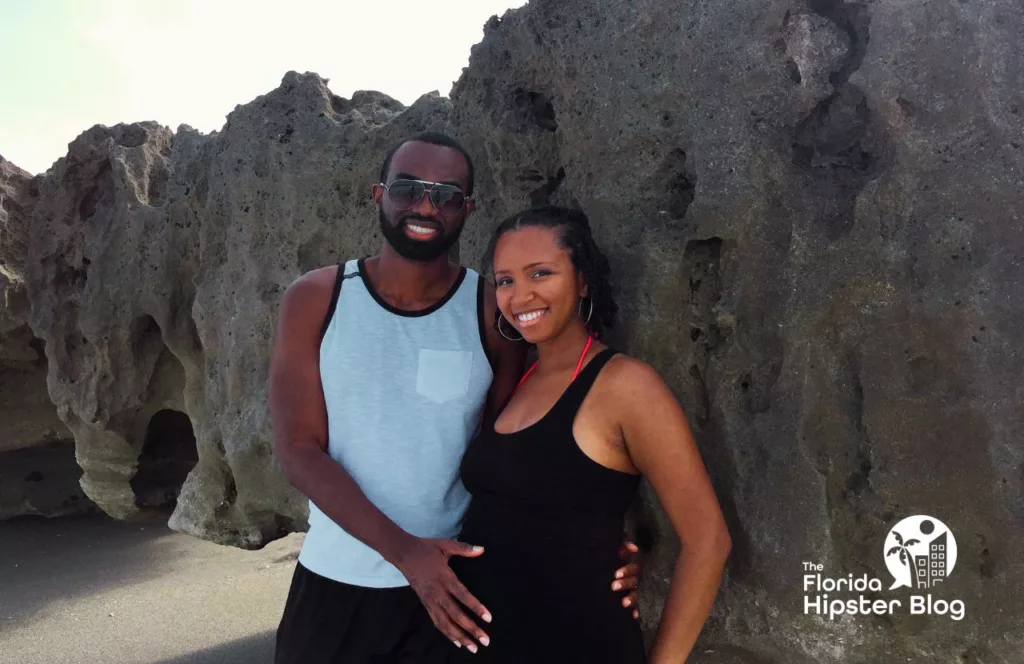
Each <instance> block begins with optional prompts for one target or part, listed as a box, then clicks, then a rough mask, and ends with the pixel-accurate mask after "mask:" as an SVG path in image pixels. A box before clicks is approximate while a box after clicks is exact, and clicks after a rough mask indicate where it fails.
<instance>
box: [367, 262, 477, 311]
mask: <svg viewBox="0 0 1024 664" xmlns="http://www.w3.org/2000/svg"><path fill="white" fill-rule="evenodd" d="M358 265H359V275H360V276H361V277H362V278H363V285H364V286H366V292H368V293H369V294H370V297H372V298H373V299H374V301H375V302H376V303H377V304H379V305H380V306H382V307H383V308H384V309H385V310H387V311H388V312H390V313H393V314H394V315H396V316H405V317H407V318H419V317H420V316H429V315H430V314H432V313H434V312H435V311H437V310H438V309H440V308H441V307H443V306H444V305H446V304H448V300H450V299H452V298H453V297H454V296H455V293H457V292H458V291H459V286H461V285H462V282H463V281H465V279H466V268H465V267H462V268H460V270H459V276H458V277H457V278H456V279H455V283H454V284H452V287H451V288H450V289H448V292H447V293H445V296H444V297H442V298H441V299H440V300H438V301H437V302H435V303H433V304H432V305H430V306H429V307H427V308H426V309H417V310H416V311H407V310H405V309H399V308H398V307H393V306H391V305H390V304H388V303H387V301H386V300H385V299H384V298H382V297H381V296H380V294H378V293H377V291H376V290H374V288H373V284H371V283H370V279H369V277H367V275H366V259H365V258H360V259H359V263H358Z"/></svg>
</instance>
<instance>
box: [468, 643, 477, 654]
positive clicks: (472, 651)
mask: <svg viewBox="0 0 1024 664" xmlns="http://www.w3.org/2000/svg"><path fill="white" fill-rule="evenodd" d="M466 650H468V651H469V652H471V653H473V654H474V655H475V654H476V650H477V648H476V646H475V645H473V644H470V645H468V646H466Z"/></svg>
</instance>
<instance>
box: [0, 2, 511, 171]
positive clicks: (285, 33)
mask: <svg viewBox="0 0 1024 664" xmlns="http://www.w3.org/2000/svg"><path fill="white" fill-rule="evenodd" d="M525 4H526V0H432V2H429V3H428V2H423V1H422V0H418V1H417V0H386V1H384V0H377V1H375V2H367V1H366V0H334V1H333V2H331V1H328V0H283V1H282V0H277V1H274V2H271V1H268V0H244V1H243V0H176V1H175V0H0V62H3V63H4V65H3V67H0V155H3V156H4V157H5V158H6V159H8V160H9V161H11V162H13V163H15V164H17V165H18V166H20V167H21V168H24V169H25V170H27V171H29V172H31V173H40V172H43V171H45V170H46V169H48V168H49V167H50V166H51V165H52V164H53V162H54V161H56V160H57V159H58V158H59V157H62V156H64V155H65V154H66V153H67V146H68V143H70V142H71V141H72V140H74V139H75V137H77V136H78V135H79V134H81V133H82V132H83V131H85V130H86V129H88V128H89V127H91V126H93V125H96V124H104V125H115V124H117V123H119V122H138V121H143V120H155V121H157V122H159V123H161V124H164V125H167V126H169V127H171V128H172V129H177V127H178V125H180V124H188V125H191V126H192V127H194V128H196V129H198V130H200V131H203V132H210V131H216V130H219V129H220V128H221V127H222V126H223V124H224V121H225V116H226V115H227V114H228V113H230V112H231V111H232V110H233V109H234V107H235V106H236V105H238V104H244V103H247V102H249V101H251V100H252V99H254V98H255V97H257V96H259V95H262V94H265V93H267V92H269V91H271V90H273V89H274V88H276V87H277V86H278V85H279V84H280V83H281V79H282V77H283V76H284V75H285V73H286V72H288V71H290V70H295V71H298V72H306V71H311V72H316V73H317V74H319V75H320V76H323V77H324V78H327V79H330V83H329V87H330V88H331V91H332V92H333V93H334V94H336V95H340V96H342V97H346V98H347V97H350V96H351V95H352V93H353V92H355V91H356V90H379V91H381V92H384V93H386V94H388V95H391V96H392V97H394V98H395V99H398V100H399V101H401V102H402V103H404V104H406V105H408V104H411V103H412V102H413V101H415V100H416V99H417V98H418V97H419V96H420V95H422V94H424V93H427V92H431V91H433V90H437V91H438V92H440V93H441V94H442V95H446V96H447V95H448V93H449V92H450V91H451V87H452V83H454V82H455V81H456V80H457V79H458V78H459V76H460V75H461V73H462V68H463V67H465V66H466V65H467V64H468V62H469V51H470V47H471V46H473V45H474V44H476V43H478V42H479V41H480V40H481V39H482V38H483V25H484V23H485V22H486V21H487V19H488V18H490V17H491V16H493V15H495V14H497V15H499V16H500V15H502V14H504V13H505V11H506V10H508V9H510V8H514V7H521V6H523V5H525Z"/></svg>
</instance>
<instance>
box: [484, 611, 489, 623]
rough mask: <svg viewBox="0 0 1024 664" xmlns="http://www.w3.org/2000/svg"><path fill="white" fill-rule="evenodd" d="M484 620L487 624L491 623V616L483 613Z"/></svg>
mask: <svg viewBox="0 0 1024 664" xmlns="http://www.w3.org/2000/svg"><path fill="white" fill-rule="evenodd" d="M484 620H485V621H487V622H491V614H489V613H485V614H484Z"/></svg>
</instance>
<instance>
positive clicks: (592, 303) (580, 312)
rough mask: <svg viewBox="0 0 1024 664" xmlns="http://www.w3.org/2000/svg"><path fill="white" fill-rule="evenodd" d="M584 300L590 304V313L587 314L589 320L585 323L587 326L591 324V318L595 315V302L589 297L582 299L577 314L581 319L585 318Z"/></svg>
mask: <svg viewBox="0 0 1024 664" xmlns="http://www.w3.org/2000/svg"><path fill="white" fill-rule="evenodd" d="M583 300H586V301H587V302H589V303H590V311H588V312H587V319H586V320H585V321H583V324H584V325H587V324H589V323H590V317H591V316H593V315H594V300H593V299H592V298H589V297H581V298H580V306H579V311H577V312H576V315H577V316H579V317H580V318H583Z"/></svg>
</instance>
